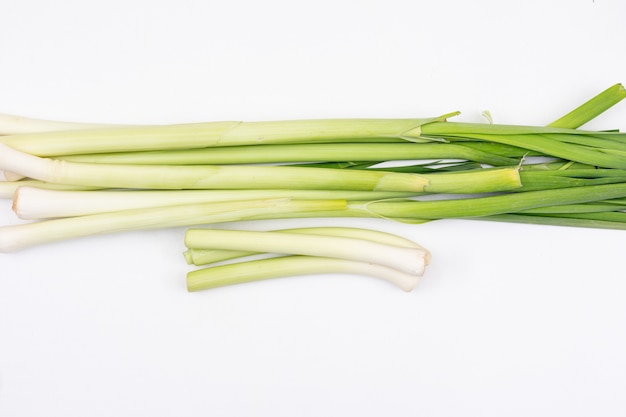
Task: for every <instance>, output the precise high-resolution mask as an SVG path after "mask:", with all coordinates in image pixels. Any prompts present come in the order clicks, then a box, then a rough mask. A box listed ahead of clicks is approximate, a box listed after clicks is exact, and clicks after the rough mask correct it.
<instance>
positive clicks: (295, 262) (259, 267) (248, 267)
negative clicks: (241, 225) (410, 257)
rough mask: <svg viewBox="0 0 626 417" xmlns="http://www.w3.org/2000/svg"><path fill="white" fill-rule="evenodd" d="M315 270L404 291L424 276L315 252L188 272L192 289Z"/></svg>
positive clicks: (294, 274) (188, 281) (307, 273)
mask: <svg viewBox="0 0 626 417" xmlns="http://www.w3.org/2000/svg"><path fill="white" fill-rule="evenodd" d="M312 274H351V275H358V276H370V277H374V278H380V279H383V280H385V281H387V282H389V283H391V284H393V285H396V286H398V287H399V288H401V289H403V290H404V291H407V292H408V291H411V290H413V289H414V288H415V287H416V286H417V284H418V282H419V279H420V277H419V276H417V275H412V274H407V273H405V272H402V271H398V270H397V269H393V268H389V267H386V266H383V265H377V264H371V263H366V262H357V261H351V260H347V259H337V258H322V257H315V256H299V255H295V256H287V257H281V258H269V259H261V260H255V261H248V262H240V263H235V264H229V265H220V266H215V267H211V268H204V269H199V270H197V271H191V272H189V273H188V274H187V289H188V290H189V291H190V292H194V291H200V290H206V289H211V288H217V287H223V286H225V285H234V284H242V283H247V282H254V281H260V280H265V279H270V278H284V277H294V276H302V275H312Z"/></svg>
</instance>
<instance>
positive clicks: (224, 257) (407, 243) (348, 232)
mask: <svg viewBox="0 0 626 417" xmlns="http://www.w3.org/2000/svg"><path fill="white" fill-rule="evenodd" d="M277 232H281V233H298V234H310V235H323V236H340V237H349V238H354V239H361V240H368V241H372V242H378V243H382V244H386V245H394V246H404V247H408V248H417V249H420V250H423V251H425V252H426V254H425V261H426V264H427V265H428V263H429V262H430V254H429V253H428V251H426V249H424V248H423V247H422V246H420V245H418V244H417V243H415V242H413V241H412V240H409V239H405V238H403V237H400V236H397V235H393V234H390V233H386V232H381V231H378V230H370V229H362V228H354V227H305V228H295V229H282V230H277ZM205 246H206V245H205ZM258 253H259V252H254V251H243V250H225V249H198V248H194V247H190V246H187V250H186V251H185V252H184V255H185V259H186V260H187V263H188V264H193V265H196V266H201V265H207V264H210V263H215V262H221V261H228V260H232V259H236V258H242V257H246V256H252V255H257V254H258Z"/></svg>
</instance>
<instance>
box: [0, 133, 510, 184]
mask: <svg viewBox="0 0 626 417" xmlns="http://www.w3.org/2000/svg"><path fill="white" fill-rule="evenodd" d="M0 169H5V170H9V171H14V172H17V173H19V174H22V175H24V176H27V177H29V178H33V179H38V180H41V181H46V182H53V183H58V184H72V185H83V186H94V187H103V188H117V187H119V188H144V189H251V188H254V189H274V188H281V189H318V190H322V189H323V190H355V191H356V190H360V191H399V192H416V193H419V192H429V193H481V192H494V191H503V190H510V189H514V188H519V187H520V186H521V182H520V178H519V172H518V170H517V168H502V169H494V170H484V171H483V170H476V171H469V172H453V173H441V174H439V173H437V174H410V173H397V172H384V171H372V170H341V169H331V168H303V167H290V166H212V165H209V166H205V165H198V166H178V165H171V166H160V165H107V164H83V163H77V162H68V161H59V160H53V159H46V158H39V157H36V156H33V155H29V154H26V153H23V152H20V151H17V150H15V149H12V148H10V147H8V146H6V145H2V144H0Z"/></svg>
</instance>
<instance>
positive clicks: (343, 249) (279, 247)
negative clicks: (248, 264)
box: [185, 229, 429, 275]
mask: <svg viewBox="0 0 626 417" xmlns="http://www.w3.org/2000/svg"><path fill="white" fill-rule="evenodd" d="M185 246H187V247H191V248H198V249H226V250H244V251H253V252H272V253H281V254H291V255H309V256H322V257H330V258H342V259H349V260H353V261H359V262H368V263H374V264H378V265H384V266H388V267H391V268H395V269H399V270H401V271H404V272H406V273H409V274H416V275H421V274H423V273H424V268H425V267H426V263H427V261H426V259H427V258H428V257H429V255H428V252H427V251H426V250H424V249H421V248H409V247H406V246H394V245H387V244H383V243H379V242H373V241H369V240H362V239H355V238H351V237H343V236H327V235H311V234H305V233H283V232H259V231H245V230H217V229H190V230H188V231H187V233H186V234H185Z"/></svg>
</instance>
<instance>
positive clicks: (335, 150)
mask: <svg viewBox="0 0 626 417" xmlns="http://www.w3.org/2000/svg"><path fill="white" fill-rule="evenodd" d="M58 159H63V160H66V161H72V162H90V163H99V164H102V163H105V164H141V165H210V164H217V165H226V164H263V163H295V162H345V161H350V162H361V161H366V162H371V161H394V160H395V161H400V160H421V159H461V160H468V161H475V162H480V163H484V164H489V165H494V166H500V165H515V164H516V163H517V161H516V160H515V159H512V158H506V157H502V156H498V155H493V154H490V153H487V152H482V151H479V150H475V149H471V148H469V147H467V146H461V145H455V144H448V143H422V144H415V143H315V144H296V145H256V146H225V147H212V148H203V149H184V150H173V151H152V152H116V153H102V154H88V155H70V156H61V157H58Z"/></svg>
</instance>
